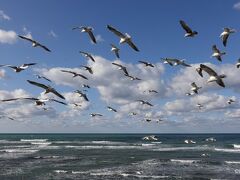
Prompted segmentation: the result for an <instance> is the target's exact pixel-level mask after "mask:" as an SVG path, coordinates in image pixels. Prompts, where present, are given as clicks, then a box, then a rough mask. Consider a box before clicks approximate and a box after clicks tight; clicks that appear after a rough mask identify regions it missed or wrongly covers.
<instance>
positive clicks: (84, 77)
mask: <svg viewBox="0 0 240 180" xmlns="http://www.w3.org/2000/svg"><path fill="white" fill-rule="evenodd" d="M77 75H78V76H80V77H82V78H83V79H88V78H87V77H86V76H84V75H82V74H77Z"/></svg>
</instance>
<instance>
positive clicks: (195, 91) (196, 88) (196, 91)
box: [191, 82, 202, 94]
mask: <svg viewBox="0 0 240 180" xmlns="http://www.w3.org/2000/svg"><path fill="white" fill-rule="evenodd" d="M191 86H192V88H191V91H193V92H194V93H195V94H198V90H199V89H201V88H202V87H198V86H197V85H196V83H195V82H193V83H192V84H191Z"/></svg>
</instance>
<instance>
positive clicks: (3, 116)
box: [0, 115, 15, 121]
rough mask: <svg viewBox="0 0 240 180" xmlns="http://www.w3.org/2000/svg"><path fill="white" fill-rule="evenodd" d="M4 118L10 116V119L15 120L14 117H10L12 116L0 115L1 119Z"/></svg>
mask: <svg viewBox="0 0 240 180" xmlns="http://www.w3.org/2000/svg"><path fill="white" fill-rule="evenodd" d="M2 118H8V119H10V120H12V121H14V120H15V119H14V118H12V117H10V116H6V115H0V119H2Z"/></svg>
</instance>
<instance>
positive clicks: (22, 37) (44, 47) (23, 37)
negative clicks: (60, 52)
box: [18, 35, 51, 52]
mask: <svg viewBox="0 0 240 180" xmlns="http://www.w3.org/2000/svg"><path fill="white" fill-rule="evenodd" d="M18 37H20V38H21V39H25V40H27V41H30V42H31V43H32V47H41V48H43V49H44V50H46V51H48V52H51V50H50V49H48V48H47V47H46V46H44V45H42V44H40V43H39V42H37V41H35V40H33V39H31V38H28V37H25V36H21V35H18Z"/></svg>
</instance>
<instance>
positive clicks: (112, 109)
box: [107, 106, 117, 112]
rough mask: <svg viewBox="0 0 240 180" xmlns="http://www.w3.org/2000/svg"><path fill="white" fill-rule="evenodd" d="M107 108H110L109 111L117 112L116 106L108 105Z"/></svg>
mask: <svg viewBox="0 0 240 180" xmlns="http://www.w3.org/2000/svg"><path fill="white" fill-rule="evenodd" d="M107 109H108V110H109V111H113V112H117V110H116V109H114V108H112V107H110V106H107Z"/></svg>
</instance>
